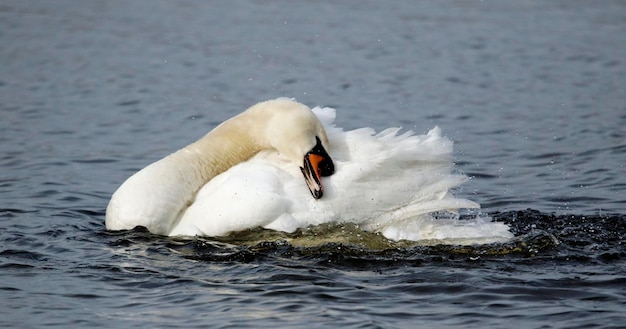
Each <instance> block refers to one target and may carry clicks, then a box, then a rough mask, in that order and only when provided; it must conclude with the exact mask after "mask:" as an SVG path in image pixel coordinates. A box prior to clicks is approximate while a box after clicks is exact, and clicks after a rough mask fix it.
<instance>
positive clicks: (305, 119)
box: [251, 98, 335, 199]
mask: <svg viewBox="0 0 626 329" xmlns="http://www.w3.org/2000/svg"><path fill="white" fill-rule="evenodd" d="M253 109H255V110H257V111H258V113H257V114H259V115H261V116H263V117H264V119H265V120H267V121H266V125H265V132H264V133H265V136H266V138H267V143H269V145H268V146H269V147H271V148H274V149H275V150H276V151H278V153H279V154H280V155H281V156H282V157H284V158H286V159H287V160H288V161H290V162H293V163H294V164H297V165H298V166H299V167H300V170H301V171H302V174H303V175H304V180H305V182H306V184H307V186H308V187H309V190H310V191H311V194H312V195H313V197H314V198H316V199H319V198H321V197H322V195H323V194H324V188H323V186H322V180H321V177H322V176H330V175H332V174H333V173H334V172H335V166H334V164H333V160H332V159H331V158H330V156H329V155H328V152H327V151H326V149H327V148H328V136H327V135H326V131H325V130H324V126H322V123H321V122H320V121H319V119H318V118H317V116H316V115H315V114H313V112H312V111H311V109H310V108H308V107H307V106H306V105H303V104H300V103H298V102H296V101H293V100H290V99H286V98H279V99H275V100H271V101H266V102H263V103H259V104H257V105H255V106H253V107H252V108H251V110H253Z"/></svg>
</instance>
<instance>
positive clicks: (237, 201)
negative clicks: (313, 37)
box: [106, 98, 512, 242]
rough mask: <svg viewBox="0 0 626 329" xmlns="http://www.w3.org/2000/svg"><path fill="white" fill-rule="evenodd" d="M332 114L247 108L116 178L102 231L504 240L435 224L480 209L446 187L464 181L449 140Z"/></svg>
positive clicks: (277, 105)
mask: <svg viewBox="0 0 626 329" xmlns="http://www.w3.org/2000/svg"><path fill="white" fill-rule="evenodd" d="M334 118H335V111H334V110H333V109H329V108H323V109H322V108H315V109H314V110H313V111H312V110H310V109H309V108H308V107H306V106H305V105H303V104H300V103H297V102H295V101H293V100H289V99H285V98H279V99H275V100H270V101H266V102H262V103H259V104H257V105H254V106H252V107H251V108H249V109H248V110H246V111H245V112H243V113H241V114H239V115H237V116H235V117H233V118H231V119H230V120H228V121H226V122H224V123H222V124H221V125H219V126H218V127H216V128H215V129H214V130H212V131H211V132H209V133H208V134H207V135H205V136H204V137H202V138H201V139H199V140H198V141H196V142H195V143H193V144H190V145H188V146H187V147H185V148H183V149H181V150H179V151H177V152H175V153H173V154H171V155H169V156H167V157H165V158H163V159H161V160H159V161H157V162H155V163H153V164H151V165H149V166H147V167H146V168H144V169H142V170H140V171H139V172H137V173H136V174H134V175H133V176H131V177H130V178H129V179H128V180H126V182H124V183H123V184H122V186H120V188H119V189H118V190H117V191H116V192H115V193H114V194H113V196H112V198H111V201H110V203H109V205H108V207H107V211H106V227H107V229H109V230H123V229H132V228H134V227H136V226H144V227H146V228H147V229H148V230H149V231H150V232H152V233H155V234H161V235H170V236H194V235H201V236H220V235H226V234H228V233H231V232H235V231H239V230H244V229H248V228H254V227H265V228H268V229H273V230H280V231H285V232H293V231H295V230H296V229H298V228H303V227H307V226H309V225H317V224H322V223H328V222H337V223H340V222H352V223H357V224H359V225H360V227H361V228H363V229H364V230H368V231H374V232H381V233H382V234H383V235H385V236H386V237H387V238H390V239H394V240H400V239H408V240H421V239H476V240H477V241H487V242H490V241H502V240H506V239H508V238H510V237H511V236H512V235H511V234H510V233H509V232H508V228H507V227H506V226H505V225H503V224H501V223H487V222H481V221H480V220H478V221H470V222H460V221H458V220H455V219H434V218H433V215H432V214H433V213H436V212H442V211H449V210H456V209H459V208H478V207H479V205H478V204H477V203H475V202H472V201H470V200H466V199H459V198H455V197H454V196H453V195H452V194H451V193H450V192H449V190H450V189H451V188H454V187H456V186H458V185H460V184H462V183H463V182H465V181H466V180H467V177H465V176H463V175H456V174H452V173H451V170H452V169H453V168H452V158H451V154H452V142H451V141H449V140H448V139H446V138H444V137H442V136H441V132H440V129H439V128H437V127H436V128H434V129H432V130H431V131H430V132H429V133H428V134H427V135H422V136H416V135H413V134H412V132H406V133H404V134H401V135H399V134H398V131H399V128H391V129H387V130H385V131H383V132H381V133H378V134H375V132H374V131H373V130H372V129H370V128H362V129H357V130H352V131H348V132H344V131H343V130H341V129H339V128H336V127H334V125H333V121H334ZM329 154H330V156H329ZM322 176H328V177H323V178H322ZM307 187H308V188H307ZM481 239H482V240H481ZM485 239H486V240H485Z"/></svg>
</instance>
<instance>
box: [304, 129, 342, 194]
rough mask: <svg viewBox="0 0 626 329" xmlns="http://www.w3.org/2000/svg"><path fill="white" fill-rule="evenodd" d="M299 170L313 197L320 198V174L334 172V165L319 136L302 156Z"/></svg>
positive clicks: (321, 189)
mask: <svg viewBox="0 0 626 329" xmlns="http://www.w3.org/2000/svg"><path fill="white" fill-rule="evenodd" d="M316 138H317V137H316ZM300 171H302V174H303V175H304V181H305V182H306V184H307V186H308V187H309V191H311V194H312V195H313V197H314V198H315V199H319V198H321V197H322V196H323V195H324V186H322V176H330V175H332V174H333V173H334V172H335V165H334V164H333V160H332V159H331V158H330V156H329V155H328V153H327V152H326V150H325V149H324V147H323V146H322V143H321V141H320V139H319V138H317V144H316V145H315V147H313V149H311V151H309V152H308V153H307V154H306V155H305V156H304V166H303V167H300Z"/></svg>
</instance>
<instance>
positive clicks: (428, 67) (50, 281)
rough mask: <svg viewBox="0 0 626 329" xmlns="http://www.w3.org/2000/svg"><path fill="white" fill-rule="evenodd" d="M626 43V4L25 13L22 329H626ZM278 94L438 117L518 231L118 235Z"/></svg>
mask: <svg viewBox="0 0 626 329" xmlns="http://www.w3.org/2000/svg"><path fill="white" fill-rule="evenodd" d="M625 32H626V5H625V4H624V3H623V2H620V1H603V2H589V1H576V0H574V1H550V2H547V1H480V2H479V1H465V2H463V1H461V2H453V1H450V2H435V1H432V2H417V3H416V2H414V1H394V2H380V1H345V2H341V3H334V2H314V3H313V2H305V1H240V2H226V1H224V2H202V1H180V2H167V1H133V2H125V1H88V2H87V1H80V2H78V1H3V2H2V3H1V4H0V45H1V46H0V325H1V326H2V327H16V328H17V327H20V328H28V327H44V326H57V327H63V328H67V327H133V328H138V327H145V328H154V327H183V326H185V327H203V328H204V327H222V328H226V327H258V328H260V327H272V328H276V327H297V326H306V327H330V326H332V327H342V328H408V327H438V328H439V327H441V328H485V327H487V328H488V327H494V328H512V327H520V328H521V327H523V328H589V327H602V328H610V327H616V328H617V327H623V326H624V323H626V316H625V315H623V311H624V309H625V307H626V288H625V287H626V270H625V268H626V267H625V266H626V261H625V259H626V249H625V247H624V236H625V234H626V210H625V206H624V205H626V193H625V191H626V178H625V177H626V169H625V168H624V162H625V160H626V128H625V127H626V93H624V86H625V85H626V60H625V59H626V47H624V46H623V45H625V44H626V33H625ZM278 96H289V97H295V98H296V99H298V100H299V101H301V102H303V103H305V104H308V105H310V106H315V105H327V106H332V107H335V108H337V110H338V124H339V125H340V126H343V127H346V128H356V127H362V126H371V127H374V128H376V129H380V128H385V127H389V126H397V125H401V126H403V127H405V128H408V129H414V130H415V131H417V132H419V133H423V132H425V131H427V130H428V129H429V128H431V127H433V126H435V125H439V126H440V127H441V128H442V129H443V131H444V134H445V135H447V136H449V137H451V138H452V139H453V140H455V142H456V153H455V154H456V163H457V168H458V170H459V171H461V172H464V173H466V174H467V175H469V176H471V177H472V178H473V179H472V180H471V181H470V182H468V183H467V184H465V185H464V186H463V188H462V189H461V190H459V191H457V194H458V195H460V196H464V197H468V198H470V199H472V200H475V201H477V202H479V203H481V204H482V206H483V212H485V213H489V214H490V215H491V216H492V217H493V218H494V219H495V220H498V221H503V222H505V223H507V224H509V225H510V226H511V230H512V232H514V233H515V234H516V235H517V238H516V239H515V240H514V241H511V242H510V243H506V244H495V245H486V246H470V247H462V246H442V245H440V246H424V245H414V244H393V243H391V242H389V241H384V239H382V238H380V237H379V236H368V235H365V236H366V238H365V239H371V240H377V239H378V240H377V241H378V242H377V243H378V244H377V245H376V248H373V247H372V245H371V244H364V243H363V241H364V240H363V239H364V238H360V239H352V240H351V239H350V237H354V236H356V235H351V234H347V235H346V236H344V238H345V239H344V240H338V241H337V242H330V243H320V244H315V243H306V244H303V243H302V241H299V240H298V239H297V237H295V236H290V235H285V234H276V233H271V232H265V231H259V230H257V231H252V232H246V233H245V234H241V235H235V236H232V237H228V238H220V239H211V238H199V239H196V240H192V241H189V240H179V239H171V238H164V237H159V236H154V235H151V234H149V233H147V232H145V231H143V230H141V229H137V230H134V231H130V232H107V231H106V230H105V228H104V209H105V207H106V205H107V203H108V200H109V197H110V195H111V193H112V192H113V191H114V190H115V189H116V188H117V187H118V186H119V184H120V183H121V182H122V181H123V180H124V179H126V178H127V177H128V176H129V175H131V174H132V173H133V172H135V171H136V170H138V169H140V168H142V167H144V166H145V165H146V164H148V163H150V162H152V161H154V160H156V159H159V158H161V157H162V156H164V155H166V154H168V153H170V152H172V151H174V150H176V149H178V148H180V147H182V146H184V145H186V144H188V143H189V142H191V141H193V140H195V139H196V138H198V137H199V136H201V135H203V134H204V133H205V132H206V131H208V130H209V129H211V128H213V127H214V126H215V125H216V124H218V123H219V122H221V121H223V120H225V119H227V118H228V117H230V116H232V115H234V114H236V113H238V112H239V111H241V110H243V109H245V108H246V107H248V106H250V105H252V104H254V103H256V102H258V101H261V100H265V99H269V98H274V97H278ZM529 208H530V209H532V210H527V209H529ZM318 229H319V230H320V232H318V233H320V234H321V235H324V234H335V235H337V234H339V235H341V230H337V229H336V228H335V229H333V228H328V227H324V228H318ZM342 229H343V230H344V231H346V232H349V233H350V232H352V233H354V232H353V230H355V228H350V227H344V228H342ZM362 233H363V232H362ZM316 234H317V233H316ZM363 234H365V233H363ZM310 240H311V239H310V236H309V239H308V240H307V241H309V242H310ZM370 242H371V241H370Z"/></svg>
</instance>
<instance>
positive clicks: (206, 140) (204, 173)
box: [172, 121, 263, 192]
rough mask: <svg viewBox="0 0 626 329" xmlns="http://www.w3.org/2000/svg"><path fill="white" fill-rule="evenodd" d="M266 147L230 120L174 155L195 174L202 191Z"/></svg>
mask: <svg viewBox="0 0 626 329" xmlns="http://www.w3.org/2000/svg"><path fill="white" fill-rule="evenodd" d="M262 148H263V146H262V145H259V143H258V141H256V140H255V139H254V138H252V135H251V133H250V131H249V130H246V129H245V128H244V127H241V125H239V124H237V123H234V122H228V121H227V122H225V123H224V124H222V125H220V126H218V127H217V128H215V129H213V130H212V131H211V132H209V133H208V134H206V135H205V136H204V137H203V138H201V139H199V140H198V141H196V142H195V143H193V144H191V145H189V146H187V147H185V148H183V149H181V150H179V151H178V152H176V153H174V154H172V157H173V158H175V159H176V161H177V162H179V165H180V166H181V167H183V168H187V170H190V171H191V172H193V173H194V174H195V176H196V179H195V181H196V182H197V183H198V186H197V189H199V188H200V187H202V186H203V185H204V184H206V183H207V182H208V181H210V180H211V179H212V178H213V177H215V176H217V175H219V174H221V173H222V172H224V171H226V170H228V169H229V168H231V167H233V166H235V165H237V164H238V163H240V162H243V161H246V160H248V159H250V158H251V157H253V156H254V155H255V154H256V153H258V152H259V151H260V150H261V149H262ZM180 161H182V163H180ZM197 189H196V192H197Z"/></svg>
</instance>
